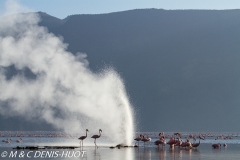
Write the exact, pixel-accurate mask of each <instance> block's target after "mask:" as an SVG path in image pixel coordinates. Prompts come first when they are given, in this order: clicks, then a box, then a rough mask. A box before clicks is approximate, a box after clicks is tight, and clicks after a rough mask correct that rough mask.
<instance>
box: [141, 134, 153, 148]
mask: <svg viewBox="0 0 240 160" xmlns="http://www.w3.org/2000/svg"><path fill="white" fill-rule="evenodd" d="M141 141H143V142H144V146H145V142H149V141H151V138H150V137H148V135H147V138H145V137H144V136H143V137H142V140H141Z"/></svg>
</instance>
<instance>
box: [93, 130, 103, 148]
mask: <svg viewBox="0 0 240 160" xmlns="http://www.w3.org/2000/svg"><path fill="white" fill-rule="evenodd" d="M101 132H102V130H101V129H99V135H93V136H92V137H91V138H94V144H95V147H97V148H98V146H97V144H96V139H97V138H99V137H101Z"/></svg>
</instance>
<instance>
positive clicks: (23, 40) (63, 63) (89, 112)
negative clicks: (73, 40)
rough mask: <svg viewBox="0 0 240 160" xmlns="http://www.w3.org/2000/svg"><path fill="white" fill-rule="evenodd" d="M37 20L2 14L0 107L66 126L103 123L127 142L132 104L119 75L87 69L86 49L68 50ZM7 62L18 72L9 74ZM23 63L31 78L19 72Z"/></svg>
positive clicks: (73, 128)
mask: <svg viewBox="0 0 240 160" xmlns="http://www.w3.org/2000/svg"><path fill="white" fill-rule="evenodd" d="M11 5H12V4H11ZM8 8H9V7H8ZM15 8H21V7H19V6H18V5H17V4H15V3H14V9H15ZM14 9H12V8H10V10H11V11H12V10H14ZM39 20H40V18H39V17H38V15H37V14H34V13H28V14H14V15H11V16H8V18H4V17H2V18H0V24H1V25H0V111H1V113H2V114H7V115H9V116H11V115H20V116H23V117H26V118H27V119H35V118H38V119H40V120H44V121H46V122H47V123H50V124H52V125H53V126H55V127H56V128H58V129H62V130H64V131H67V132H80V131H83V130H85V128H88V129H89V130H91V131H98V129H99V128H101V129H102V130H103V131H104V132H103V133H105V135H106V136H108V138H109V139H110V140H111V141H112V142H115V143H119V142H122V141H123V142H125V143H127V144H130V143H131V140H132V136H133V132H134V127H133V114H132V107H131V105H130V103H129V101H128V97H127V94H126V91H125V88H124V84H123V81H122V79H121V78H120V76H119V75H118V74H117V73H116V72H115V71H114V70H113V69H106V70H104V71H102V72H100V73H93V72H91V70H90V69H89V68H88V61H87V60H86V57H87V55H86V54H84V53H77V54H76V55H77V56H74V55H73V54H72V53H69V52H67V51H66V49H67V44H64V43H63V42H62V40H61V39H60V38H58V37H56V36H55V35H53V34H51V33H48V31H47V29H46V28H44V27H40V26H38V22H39ZM10 66H14V67H15V69H16V70H17V71H18V74H16V75H14V76H13V77H11V78H7V76H6V68H7V67H10ZM27 69H28V70H30V72H31V73H33V74H34V78H31V79H29V78H28V77H26V76H25V74H23V72H24V71H26V70H27Z"/></svg>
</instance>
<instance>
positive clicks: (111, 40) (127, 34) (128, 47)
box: [40, 9, 240, 131]
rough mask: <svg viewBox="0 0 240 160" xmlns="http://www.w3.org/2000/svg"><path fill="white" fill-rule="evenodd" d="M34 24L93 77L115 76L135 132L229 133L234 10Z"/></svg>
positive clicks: (237, 32)
mask: <svg viewBox="0 0 240 160" xmlns="http://www.w3.org/2000/svg"><path fill="white" fill-rule="evenodd" d="M40 16H41V18H42V22H40V25H43V26H46V27H48V29H49V31H50V32H52V33H54V34H56V35H59V36H62V37H63V38H64V42H66V43H68V44H69V48H68V50H69V51H71V52H72V53H73V54H75V53H77V52H85V53H86V54H87V56H88V57H87V59H88V61H89V63H90V64H89V67H90V68H91V69H92V70H93V71H96V72H97V71H99V70H101V69H103V68H104V67H108V66H111V67H113V68H115V69H116V70H117V71H118V72H119V74H120V75H121V76H122V78H123V79H124V81H125V84H126V89H127V92H128V94H129V96H130V100H131V102H132V104H133V105H134V107H135V109H136V115H137V119H138V124H139V129H138V130H143V131H159V130H163V131H175V130H183V131H188V130H190V131H192V130H200V131H209V130H214V131H219V130H221V131H222V130H224V131H230V130H237V128H236V127H235V126H236V125H237V121H238V120H239V116H240V115H239V113H240V108H239V105H240V98H239V95H240V72H239V68H240V45H239V43H240V18H239V17H240V10H162V9H138V10H130V11H123V12H115V13H109V14H99V15H71V16H68V17H67V18H66V19H64V20H59V19H57V18H55V17H51V16H50V15H46V14H42V13H41V14H40ZM156 113H159V114H158V115H159V116H155V115H156ZM229 115H231V116H229ZM179 121H181V122H180V123H179ZM156 123H158V124H157V125H156ZM156 126H158V127H157V128H156Z"/></svg>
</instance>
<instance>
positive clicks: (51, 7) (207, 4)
mask: <svg viewBox="0 0 240 160" xmlns="http://www.w3.org/2000/svg"><path fill="white" fill-rule="evenodd" d="M6 1H7V0H1V1H0V13H2V12H3V11H4V5H5V3H6ZM16 1H17V2H19V3H20V4H21V5H23V6H25V7H27V8H28V9H29V10H31V11H36V12H38V11H42V12H46V13H47V14H49V15H52V16H54V17H57V18H60V19H64V18H66V17H67V16H68V15H74V14H100V13H110V12H118V11H125V10H131V9H145V8H156V9H166V10H170V9H217V10H220V9H240V1H239V0H231V1H229V0H211V1H209V0H181V1H179V0H167V1H166V0H149V1H146V0H130V1H129V0H121V1H119V0H103V1H99V0H71V1H69V0H16Z"/></svg>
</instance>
